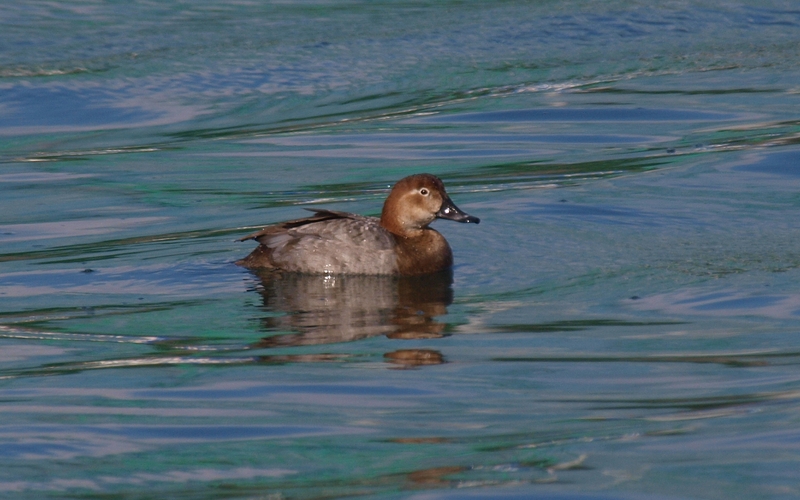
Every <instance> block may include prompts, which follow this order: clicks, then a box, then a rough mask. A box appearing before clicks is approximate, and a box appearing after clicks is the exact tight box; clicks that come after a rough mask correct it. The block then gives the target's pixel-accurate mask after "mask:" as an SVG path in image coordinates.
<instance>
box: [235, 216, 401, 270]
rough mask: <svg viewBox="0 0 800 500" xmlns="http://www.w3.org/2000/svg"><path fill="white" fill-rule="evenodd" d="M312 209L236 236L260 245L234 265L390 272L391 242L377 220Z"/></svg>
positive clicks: (393, 266)
mask: <svg viewBox="0 0 800 500" xmlns="http://www.w3.org/2000/svg"><path fill="white" fill-rule="evenodd" d="M312 211H313V212H314V215H312V216H311V217H305V218H302V219H295V220H290V221H286V222H281V223H278V224H273V225H271V226H267V227H265V228H264V229H262V230H261V231H258V232H257V233H253V234H251V235H248V236H246V237H244V238H242V241H244V240H256V241H257V242H258V243H260V245H259V246H258V247H257V248H256V249H255V250H253V252H252V253H251V254H250V255H248V256H247V257H245V258H244V259H242V260H240V261H238V264H240V265H243V266H245V267H251V268H254V267H273V268H279V269H283V270H286V271H298V272H312V273H323V272H332V273H351V274H394V273H395V272H396V270H397V263H396V254H395V249H394V246H395V242H394V238H393V237H392V235H391V233H389V232H388V231H387V230H385V229H384V228H383V227H381V225H380V220H379V219H378V218H376V217H365V216H363V215H357V214H351V213H347V212H337V211H334V210H312Z"/></svg>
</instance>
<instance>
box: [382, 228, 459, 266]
mask: <svg viewBox="0 0 800 500" xmlns="http://www.w3.org/2000/svg"><path fill="white" fill-rule="evenodd" d="M415 233H416V234H414V235H413V236H398V235H395V241H396V242H397V268H398V271H399V272H400V274H403V275H413V274H428V273H435V272H437V271H442V270H444V269H448V268H449V267H450V266H452V265H453V251H452V250H451V249H450V245H449V244H448V243H447V240H445V239H444V236H442V235H441V234H439V233H438V232H437V231H435V230H433V229H431V228H428V227H426V228H422V229H420V230H419V231H418V232H415Z"/></svg>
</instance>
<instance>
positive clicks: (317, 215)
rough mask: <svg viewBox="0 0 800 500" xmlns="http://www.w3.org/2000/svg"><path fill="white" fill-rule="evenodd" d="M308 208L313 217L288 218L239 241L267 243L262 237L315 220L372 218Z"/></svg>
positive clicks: (305, 224)
mask: <svg viewBox="0 0 800 500" xmlns="http://www.w3.org/2000/svg"><path fill="white" fill-rule="evenodd" d="M306 210H308V211H309V212H314V215H313V216H311V217H303V218H302V219H294V220H287V221H285V222H279V223H278V224H272V225H270V226H267V227H265V228H264V229H262V230H260V231H257V232H255V233H253V234H249V235H247V236H245V237H243V238H239V240H238V241H247V240H256V241H258V242H259V243H266V241H262V239H264V240H268V239H270V237H273V236H276V235H279V234H283V233H286V232H287V231H288V230H290V229H293V228H296V227H302V226H307V225H309V224H314V223H315V222H322V221H326V220H333V219H353V220H363V221H367V220H370V219H371V218H370V217H364V216H363V215H358V214H351V213H348V212H339V211H337V210H325V209H317V208H306Z"/></svg>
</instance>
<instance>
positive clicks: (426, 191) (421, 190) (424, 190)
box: [419, 188, 429, 196]
mask: <svg viewBox="0 0 800 500" xmlns="http://www.w3.org/2000/svg"><path fill="white" fill-rule="evenodd" d="M428 192H429V191H428V190H427V189H426V188H422V189H420V190H419V194H421V195H422V196H428Z"/></svg>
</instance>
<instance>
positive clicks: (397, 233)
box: [236, 174, 480, 276]
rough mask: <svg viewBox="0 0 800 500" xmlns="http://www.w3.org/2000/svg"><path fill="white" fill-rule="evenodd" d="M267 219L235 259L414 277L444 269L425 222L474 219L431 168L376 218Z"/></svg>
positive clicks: (398, 188) (441, 244)
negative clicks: (245, 253) (249, 246)
mask: <svg viewBox="0 0 800 500" xmlns="http://www.w3.org/2000/svg"><path fill="white" fill-rule="evenodd" d="M306 210H309V211H311V212H314V215H312V216H310V217H304V218H301V219H295V220H290V221H285V222H280V223H277V224H273V225H269V226H267V227H265V228H263V229H261V230H260V231H258V232H256V233H253V234H250V235H248V236H245V237H243V238H240V239H239V241H248V240H255V241H256V242H258V243H259V245H258V247H256V248H255V250H253V251H252V252H251V253H250V254H249V255H248V256H247V257H245V258H243V259H241V260H239V261H237V262H236V264H238V265H240V266H243V267H246V268H249V269H264V268H267V269H276V270H280V271H286V272H297V273H313V274H360V275H399V276H416V275H423V274H431V273H436V272H440V271H445V270H448V269H450V268H451V267H452V265H453V251H452V249H451V248H450V245H449V244H448V243H447V240H446V239H445V238H444V236H442V235H441V233H439V232H438V231H436V230H435V229H432V228H430V227H429V224H430V223H431V222H433V221H434V220H436V219H447V220H452V221H456V222H462V223H474V224H478V223H479V222H480V219H479V218H478V217H474V216H472V215H469V214H467V213H466V212H464V211H462V210H461V209H459V208H458V207H457V206H456V205H455V204H454V203H453V201H452V200H451V199H450V197H449V196H448V195H447V192H446V191H445V188H444V183H443V182H442V180H441V179H439V178H438V177H436V176H435V175H432V174H415V175H410V176H408V177H404V178H403V179H400V180H399V181H398V182H397V183H396V184H395V185H394V187H392V190H391V191H390V192H389V196H388V197H387V198H386V201H385V202H384V204H383V210H382V211H381V216H380V218H378V217H369V216H364V215H358V214H353V213H348V212H340V211H336V210H326V209H306Z"/></svg>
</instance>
